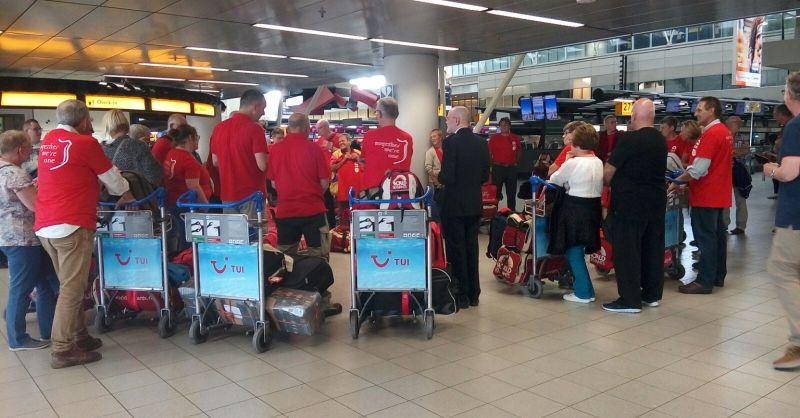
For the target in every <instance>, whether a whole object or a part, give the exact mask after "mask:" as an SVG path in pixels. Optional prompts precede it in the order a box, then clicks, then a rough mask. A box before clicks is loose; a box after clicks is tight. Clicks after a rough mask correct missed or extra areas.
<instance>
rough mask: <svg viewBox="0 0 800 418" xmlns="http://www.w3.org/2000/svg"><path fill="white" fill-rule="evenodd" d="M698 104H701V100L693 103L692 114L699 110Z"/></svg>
mask: <svg viewBox="0 0 800 418" xmlns="http://www.w3.org/2000/svg"><path fill="white" fill-rule="evenodd" d="M697 103H699V100H693V101H692V113H694V111H695V110H697Z"/></svg>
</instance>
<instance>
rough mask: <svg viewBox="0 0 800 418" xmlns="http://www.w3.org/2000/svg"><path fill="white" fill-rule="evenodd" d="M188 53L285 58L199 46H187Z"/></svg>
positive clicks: (284, 56)
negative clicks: (201, 52) (200, 52)
mask: <svg viewBox="0 0 800 418" xmlns="http://www.w3.org/2000/svg"><path fill="white" fill-rule="evenodd" d="M186 49H188V50H190V51H206V52H219V53H221V54H237V55H252V56H254V57H266V58H286V55H275V54H262V53H261V52H247V51H232V50H230V49H215V48H200V47H199V46H187V47H186Z"/></svg>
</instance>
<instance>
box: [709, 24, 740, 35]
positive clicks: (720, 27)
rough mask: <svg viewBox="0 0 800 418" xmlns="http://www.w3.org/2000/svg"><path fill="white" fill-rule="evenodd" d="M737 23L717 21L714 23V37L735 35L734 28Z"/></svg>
mask: <svg viewBox="0 0 800 418" xmlns="http://www.w3.org/2000/svg"><path fill="white" fill-rule="evenodd" d="M735 25H736V22H734V21H730V22H722V23H715V24H714V37H715V38H727V37H730V36H733V28H734V26H735Z"/></svg>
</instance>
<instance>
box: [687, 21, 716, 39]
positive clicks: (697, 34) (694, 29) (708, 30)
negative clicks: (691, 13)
mask: <svg viewBox="0 0 800 418" xmlns="http://www.w3.org/2000/svg"><path fill="white" fill-rule="evenodd" d="M688 32H689V34H688V41H689V42H694V41H703V40H706V39H712V38H713V37H714V25H700V26H691V27H689V28H688Z"/></svg>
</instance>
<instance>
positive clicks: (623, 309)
mask: <svg viewBox="0 0 800 418" xmlns="http://www.w3.org/2000/svg"><path fill="white" fill-rule="evenodd" d="M603 310H604V311H609V312H616V313H639V312H641V311H642V308H631V307H630V306H625V305H623V304H621V303H620V302H619V301H616V300H615V301H613V302H609V303H604V304H603Z"/></svg>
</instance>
